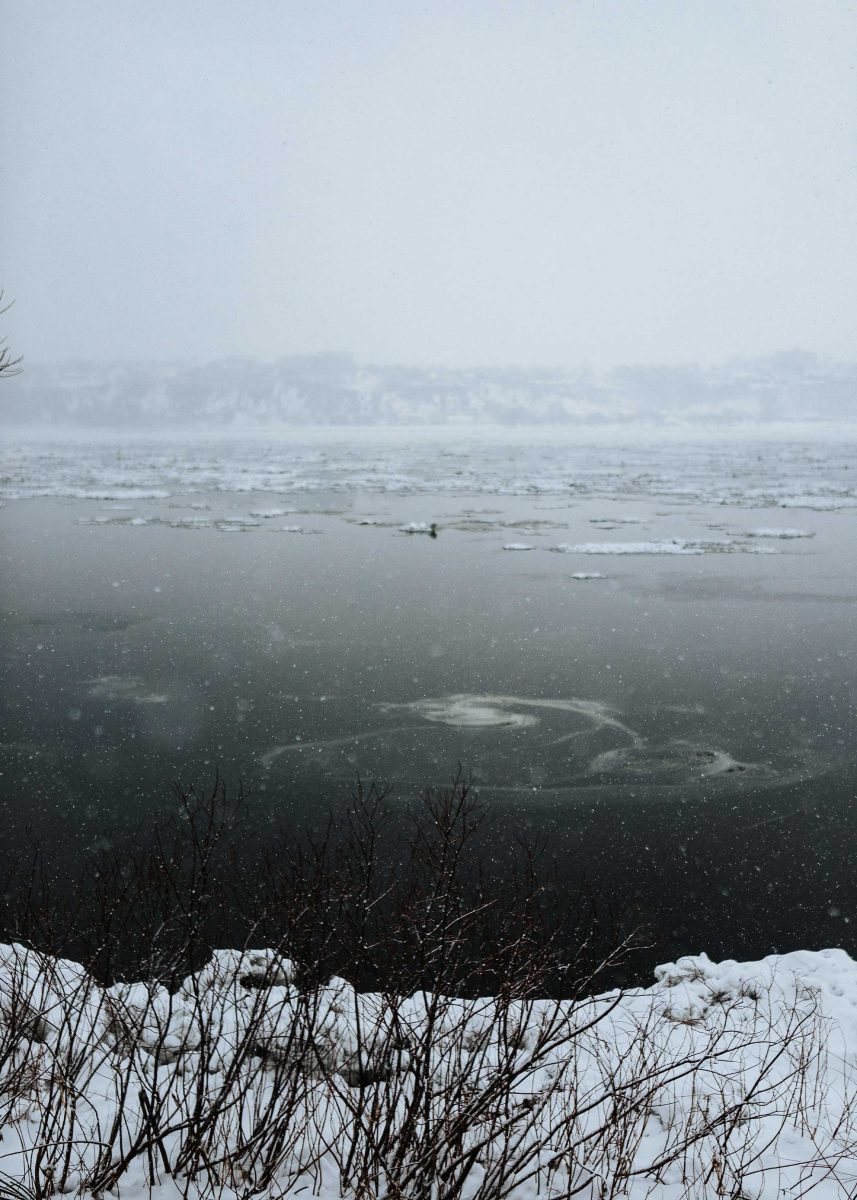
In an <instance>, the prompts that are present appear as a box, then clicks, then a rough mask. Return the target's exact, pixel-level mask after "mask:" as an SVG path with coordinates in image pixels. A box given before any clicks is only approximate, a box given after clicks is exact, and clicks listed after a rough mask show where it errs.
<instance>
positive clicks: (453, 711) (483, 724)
mask: <svg viewBox="0 0 857 1200" xmlns="http://www.w3.org/2000/svg"><path fill="white" fill-rule="evenodd" d="M408 708H410V710H411V711H412V712H414V713H416V714H417V716H420V717H423V718H424V719H425V720H426V721H435V722H437V723H438V724H441V725H454V726H456V728H458V729H500V728H513V729H525V728H527V727H528V726H530V725H536V724H538V717H535V716H532V715H531V714H529V713H522V712H515V711H514V709H512V708H510V707H507V706H506V705H505V704H504V702H503V699H502V697H494V696H468V695H459V696H439V697H438V698H437V699H429V700H417V701H415V702H414V703H413V704H410V705H408Z"/></svg>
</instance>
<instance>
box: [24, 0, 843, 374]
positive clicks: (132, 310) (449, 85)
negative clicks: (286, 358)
mask: <svg viewBox="0 0 857 1200" xmlns="http://www.w3.org/2000/svg"><path fill="white" fill-rule="evenodd" d="M0 12H2V41H0V80H2V83H0V88H2V94H0V137H2V156H0V171H2V178H0V184H2V229H0V286H2V287H3V288H5V291H6V295H7V298H9V297H14V298H15V299H16V304H15V307H14V309H13V310H12V311H11V312H10V313H8V314H7V315H6V317H4V318H3V329H4V330H5V331H7V332H8V333H9V334H10V340H11V341H12V342H13V344H14V349H15V350H16V352H20V353H23V354H25V355H26V356H27V357H28V358H30V359H32V360H36V361H38V360H44V359H57V358H65V357H72V356H73V357H80V358H114V357H134V358H173V357H181V358H197V359H207V358H213V357H219V356H222V355H225V354H251V355H257V356H262V357H265V358H271V357H278V356H280V355H282V354H289V353H296V352H311V351H315V350H319V349H348V350H352V351H353V352H354V353H355V354H356V355H357V356H358V357H359V358H361V359H364V360H374V361H380V362H393V361H398V362H414V363H445V364H449V365H458V364H475V363H485V364H495V363H523V364H526V363H537V362H538V363H557V364H569V365H573V364H577V363H586V362H588V363H593V364H601V365H610V364H614V363H617V362H671V361H682V362H686V361H689V360H702V361H714V360H722V359H728V358H732V357H736V356H744V355H752V354H759V353H767V352H770V351H772V350H776V349H779V348H789V347H794V346H801V347H804V348H807V349H813V350H818V351H820V352H821V353H823V354H830V355H834V356H837V357H844V358H854V357H855V356H857V355H855V351H857V338H855V333H857V71H855V63H857V8H855V4H853V3H846V2H845V0H674V2H673V0H598V2H595V3H578V2H575V0H566V2H565V3H559V4H552V3H547V2H546V0H531V2H529V3H527V2H517V3H515V2H512V0H490V2H488V0H454V2H451V3H446V2H445V0H429V2H428V3H420V4H417V3H410V2H408V0H390V2H389V3H388V2H382V0H355V2H352V0H336V2H332V3H327V2H325V0H308V2H304V0H242V2H240V3H239V0H231V2H229V3H226V2H223V0H204V2H202V0H168V2H165V0H106V2H103V3H98V2H95V0H49V2H47V3H43V2H42V0H2V3H0Z"/></svg>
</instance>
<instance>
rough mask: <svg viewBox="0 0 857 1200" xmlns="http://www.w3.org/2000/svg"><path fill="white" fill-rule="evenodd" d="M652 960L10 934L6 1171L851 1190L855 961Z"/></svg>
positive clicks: (382, 1192)
mask: <svg viewBox="0 0 857 1200" xmlns="http://www.w3.org/2000/svg"><path fill="white" fill-rule="evenodd" d="M655 974H656V982H655V984H654V985H653V986H652V987H650V988H648V989H636V990H633V991H628V992H624V993H622V992H611V993H608V994H605V995H602V996H597V997H590V998H586V999H583V1000H579V1001H576V1002H572V1001H551V1000H546V999H542V1000H521V999H513V998H509V997H505V998H504V997H485V998H482V999H475V1000H462V999H456V998H451V997H443V996H438V995H433V994H430V993H418V994H416V995H412V996H409V997H398V996H387V995H380V994H357V993H356V992H355V991H354V990H353V988H351V986H350V985H349V984H348V983H347V982H346V981H345V980H343V979H338V978H334V979H331V980H330V981H328V983H327V984H326V985H325V986H323V987H316V988H305V987H301V986H300V979H299V973H298V972H297V970H296V967H295V964H294V963H292V962H291V961H290V960H289V959H287V958H285V957H283V956H282V955H280V954H278V953H276V952H275V951H273V950H258V951H245V952H238V951H229V950H221V951H216V952H215V953H214V955H213V957H212V959H211V961H210V962H209V964H208V965H207V966H206V967H204V968H203V969H202V970H201V971H198V972H196V973H195V974H192V975H190V976H188V977H187V978H186V979H185V980H184V982H183V984H182V985H181V987H180V988H179V989H178V990H177V991H176V992H175V993H172V994H171V993H169V992H168V991H167V990H166V989H164V988H163V987H160V986H158V985H156V984H153V983H122V984H117V985H115V986H113V987H111V988H107V989H102V988H100V987H98V986H97V984H96V983H95V982H94V980H92V979H91V978H90V977H89V976H88V975H87V974H86V972H85V971H84V970H83V969H82V968H81V967H80V966H78V965H77V964H75V963H72V962H68V961H64V960H58V959H53V958H50V957H48V956H46V955H43V954H40V953H37V952H36V951H32V950H28V949H26V948H24V947H22V946H19V945H12V946H3V947H0V1077H2V1078H0V1084H2V1089H0V1097H1V1098H0V1112H2V1129H3V1138H2V1155H3V1157H2V1158H0V1190H2V1176H5V1177H7V1179H11V1180H13V1181H15V1182H16V1183H18V1184H22V1185H24V1187H25V1188H28V1189H29V1190H30V1193H31V1194H40V1195H51V1194H55V1193H65V1194H77V1195H85V1196H89V1195H99V1194H105V1193H107V1192H110V1193H111V1194H116V1195H121V1196H123V1197H126V1198H136V1197H138V1196H139V1197H141V1196H144V1195H146V1196H148V1195H150V1194H152V1192H153V1190H154V1193H155V1194H156V1195H158V1196H159V1197H164V1198H166V1197H174V1196H176V1197H177V1196H203V1195H205V1196H224V1197H237V1196H249V1195H251V1194H253V1193H254V1192H257V1193H259V1194H263V1195H277V1196H282V1197H292V1196H294V1197H297V1196H298V1195H303V1196H307V1195H321V1196H323V1197H331V1198H332V1197H334V1196H340V1195H343V1196H348V1197H356V1196H358V1195H359V1196H364V1197H369V1196H393V1195H398V1196H420V1197H423V1196H425V1197H427V1198H432V1197H436V1198H437V1200H446V1198H448V1197H449V1198H452V1197H457V1196H461V1197H468V1198H471V1200H474V1198H479V1200H497V1198H498V1197H501V1196H509V1197H514V1198H518V1200H522V1198H523V1197H528V1198H531V1197H541V1196H544V1197H548V1196H551V1197H557V1196H571V1195H577V1196H582V1197H586V1198H590V1200H594V1198H595V1197H601V1196H606V1195H615V1194H619V1193H621V1194H622V1195H627V1196H629V1197H631V1200H642V1198H643V1197H660V1198H663V1200H673V1198H675V1200H678V1198H679V1197H704V1196H712V1197H713V1196H724V1195H726V1196H734V1197H738V1196H742V1197H747V1198H750V1197H752V1198H754V1200H762V1198H763V1197H774V1196H796V1197H797V1196H804V1195H807V1194H809V1193H810V1192H812V1193H813V1195H814V1196H815V1197H817V1198H818V1200H830V1198H831V1197H846V1196H853V1195H854V1192H855V1188H857V1088H855V1082H857V1075H855V1072H857V964H855V963H854V962H853V961H852V960H851V959H850V958H849V957H848V956H847V955H846V954H845V953H844V951H842V950H823V951H820V952H817V953H810V952H803V951H802V952H797V953H793V954H786V955H782V956H775V955H772V956H770V957H768V958H766V959H764V960H762V961H761V962H748V963H739V962H733V961H727V962H722V963H714V962H711V961H710V960H709V959H708V958H707V957H706V956H705V955H704V954H703V955H698V956H694V957H687V958H682V959H680V960H679V961H678V962H676V963H669V964H667V965H665V966H661V967H659V968H658V969H657V971H656V973H655ZM38 1188H41V1189H42V1190H41V1191H40V1192H38V1193H37V1189H38ZM614 1189H615V1190H614Z"/></svg>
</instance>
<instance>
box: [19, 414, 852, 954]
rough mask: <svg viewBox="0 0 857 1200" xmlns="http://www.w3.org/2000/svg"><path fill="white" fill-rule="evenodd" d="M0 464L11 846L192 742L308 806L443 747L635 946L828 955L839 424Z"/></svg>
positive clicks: (395, 777) (117, 446)
mask: <svg viewBox="0 0 857 1200" xmlns="http://www.w3.org/2000/svg"><path fill="white" fill-rule="evenodd" d="M517 441H518V443H521V441H522V439H521V438H520V437H518V439H517ZM0 472H2V484H0V496H2V498H3V499H5V501H6V503H5V506H4V507H3V509H2V511H0V533H1V534H2V556H3V571H2V585H0V586H2V603H1V604H0V608H2V655H3V664H4V680H5V682H4V686H3V689H2V723H0V729H2V747H0V755H2V763H1V764H0V765H2V771H3V776H2V782H3V787H2V803H3V812H4V823H5V827H6V829H7V842H6V853H7V854H9V855H10V856H14V855H16V854H20V853H21V851H22V850H23V848H24V847H25V846H26V845H27V839H28V838H33V839H36V840H44V841H46V842H50V843H52V844H55V845H61V846H62V847H63V852H64V853H67V854H68V855H70V856H71V857H75V856H79V855H81V854H83V853H85V851H86V848H87V847H88V846H91V845H93V844H95V843H98V842H100V841H103V839H104V838H105V837H109V831H110V830H111V829H113V828H116V827H117V826H120V825H122V824H123V823H127V822H128V820H129V819H132V820H137V819H139V817H140V816H141V814H144V813H146V812H149V811H153V810H155V809H156V808H157V809H160V808H163V807H164V805H167V806H168V805H169V802H170V801H169V792H170V783H171V781H172V780H174V779H177V780H181V781H183V782H192V781H196V782H206V781H208V780H210V779H211V778H212V777H213V775H214V772H215V771H216V770H219V771H220V772H221V774H222V775H223V776H224V777H225V778H226V779H227V780H228V781H230V782H232V783H234V782H237V781H238V780H239V779H240V780H242V781H243V782H244V783H245V784H246V785H248V786H251V787H252V789H253V792H254V795H255V800H254V804H255V805H256V808H255V810H254V811H255V812H256V813H257V814H261V815H260V816H259V817H258V819H259V820H260V821H261V822H264V819H265V815H266V814H279V813H285V814H287V815H288V816H289V817H290V818H291V819H294V820H295V821H300V822H310V821H312V820H314V819H320V817H321V816H322V815H323V814H324V813H326V812H327V811H328V810H329V809H330V808H335V807H336V806H338V805H340V804H341V803H342V800H343V798H345V797H346V796H347V794H348V790H349V788H350V786H351V785H352V784H353V782H354V780H355V779H356V778H357V775H358V774H359V775H360V776H361V777H362V778H363V779H364V780H374V779H379V780H385V781H388V782H389V783H390V784H391V785H392V799H393V800H394V801H395V802H401V803H403V804H404V803H406V802H407V800H408V799H409V798H411V797H413V796H414V795H415V794H416V793H417V792H418V791H419V789H420V788H421V787H423V786H425V785H426V784H430V783H444V782H445V781H447V780H448V779H449V778H450V776H451V775H452V774H453V773H454V772H455V770H456V767H457V764H459V763H460V764H461V765H462V767H463V768H464V769H465V770H466V771H467V772H469V773H471V774H472V777H473V781H474V784H475V786H476V787H477V788H478V791H479V794H480V796H481V798H482V800H483V801H484V803H485V805H486V806H487V807H488V808H489V809H490V811H491V813H492V816H493V819H494V820H495V822H496V824H497V825H498V827H502V828H504V829H505V830H507V831H508V830H512V829H521V830H522V831H524V832H526V833H528V834H530V835H542V836H543V837H545V839H546V840H547V843H548V847H549V854H550V856H551V857H552V859H553V860H554V863H555V865H556V867H557V870H558V872H559V875H560V877H561V878H564V879H568V880H571V879H572V878H575V877H577V876H578V875H579V873H580V872H581V871H582V870H585V871H586V872H587V873H588V874H589V875H590V876H592V877H594V878H596V879H599V880H601V881H603V882H605V883H607V884H608V885H609V887H610V888H611V889H613V890H615V892H616V894H617V895H620V896H621V897H623V898H628V897H631V898H633V899H634V900H635V902H636V903H637V904H638V905H639V906H640V907H641V909H642V911H643V913H644V914H645V915H647V916H648V917H650V918H651V919H652V921H653V924H654V925H655V926H656V928H657V929H658V931H659V934H660V935H661V937H662V946H663V952H664V953H669V954H671V953H673V952H694V951H697V950H702V949H704V950H706V951H708V952H709V953H710V954H712V955H713V956H715V957H719V956H723V955H725V954H730V955H734V956H737V957H753V956H757V955H758V954H761V953H766V952H768V951H770V950H773V949H779V950H789V949H793V948H795V947H796V946H808V947H810V948H817V947H819V946H821V945H829V944H835V945H842V946H844V947H845V948H846V949H848V950H849V951H850V952H851V953H854V952H855V951H857V938H855V936H854V933H853V932H852V930H854V929H855V926H857V920H855V922H854V924H852V923H851V919H852V917H855V918H857V878H855V874H854V872H853V869H852V863H853V851H854V847H855V844H857V842H855V839H857V816H855V807H857V806H855V778H857V771H855V767H854V753H853V740H854V706H855V700H857V686H855V684H856V683H857V679H855V662H854V650H853V647H854V640H855V628H856V627H857V623H855V613H857V520H855V517H857V490H855V488H857V445H855V444H853V443H849V442H844V441H838V442H836V443H833V442H831V443H830V444H825V443H823V442H821V441H818V440H816V441H813V442H803V443H797V442H789V441H782V440H780V441H776V442H765V441H756V442H748V443H739V442H735V443H733V444H719V445H702V444H697V445H694V446H681V445H679V444H677V443H673V444H663V443H662V444H660V445H658V444H655V443H652V444H650V445H647V446H640V445H638V446H637V447H636V448H634V449H629V448H627V447H622V446H617V445H610V444H602V445H600V446H595V447H582V446H576V445H574V444H572V443H571V442H570V441H569V439H568V435H567V434H566V435H565V440H558V439H556V438H553V439H552V440H551V441H550V442H549V443H547V442H543V443H541V444H540V443H539V441H538V439H537V438H536V437H535V436H534V435H533V436H532V437H531V438H530V439H529V442H527V441H526V440H525V439H524V444H516V435H515V434H513V433H512V432H510V431H506V433H505V434H502V435H500V434H498V435H495V436H494V437H493V438H491V437H486V436H484V435H479V436H476V435H472V434H471V435H470V436H469V438H468V437H461V438H456V439H455V440H453V439H452V438H451V436H450V435H447V436H446V437H440V436H439V435H438V434H435V437H434V440H431V441H421V442H419V443H416V444H414V443H411V442H409V440H408V439H407V438H406V437H405V435H404V434H402V433H399V434H391V435H388V436H386V437H384V438H381V437H379V436H378V435H377V434H376V435H374V440H373V436H371V435H370V434H369V433H368V432H367V431H363V432H361V433H360V434H358V435H355V436H354V437H348V436H347V435H345V434H341V433H340V435H339V437H338V438H337V437H335V436H333V435H331V434H327V435H326V436H325V438H324V439H321V440H319V439H315V440H313V438H312V437H311V436H310V435H309V434H308V433H307V434H304V435H303V436H302V437H301V438H300V439H299V440H297V441H294V442H287V441H284V440H271V441H269V442H267V443H264V444H263V443H261V442H259V441H254V440H252V439H241V438H237V437H236V438H233V439H232V440H230V441H227V440H221V441H209V442H207V443H203V444H200V443H195V442H193V441H191V440H189V439H185V440H183V441H180V442H179V443H177V444H173V445H167V444H165V443H161V444H153V443H144V442H131V443H127V442H126V443H119V442H116V441H110V440H109V439H104V440H102V441H100V442H98V443H85V442H82V441H81V442H77V443H76V444H73V445H72V444H69V443H62V442H59V441H57V442H55V443H45V442H41V443H35V442H34V443H30V444H14V445H13V444H8V445H7V446H6V447H5V449H4V451H3V461H2V466H0ZM28 830H29V831H30V832H29V833H28Z"/></svg>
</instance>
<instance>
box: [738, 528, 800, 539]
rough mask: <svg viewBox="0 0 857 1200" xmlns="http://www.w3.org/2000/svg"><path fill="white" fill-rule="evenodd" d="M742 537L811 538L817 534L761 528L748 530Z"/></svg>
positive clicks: (795, 530) (797, 530) (796, 530)
mask: <svg viewBox="0 0 857 1200" xmlns="http://www.w3.org/2000/svg"><path fill="white" fill-rule="evenodd" d="M741 536H742V537H750V538H785V539H791V538H811V537H815V533H814V532H813V531H812V530H808V529H771V528H767V527H764V526H763V527H761V528H759V529H747V530H746V531H745V532H744V533H743V534H742V535H741Z"/></svg>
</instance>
